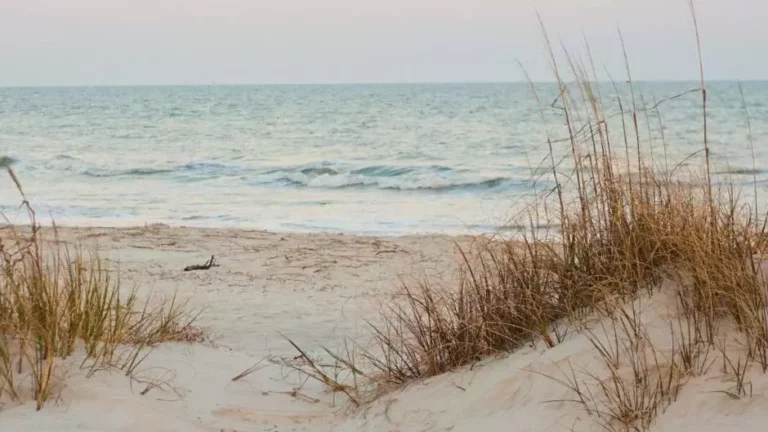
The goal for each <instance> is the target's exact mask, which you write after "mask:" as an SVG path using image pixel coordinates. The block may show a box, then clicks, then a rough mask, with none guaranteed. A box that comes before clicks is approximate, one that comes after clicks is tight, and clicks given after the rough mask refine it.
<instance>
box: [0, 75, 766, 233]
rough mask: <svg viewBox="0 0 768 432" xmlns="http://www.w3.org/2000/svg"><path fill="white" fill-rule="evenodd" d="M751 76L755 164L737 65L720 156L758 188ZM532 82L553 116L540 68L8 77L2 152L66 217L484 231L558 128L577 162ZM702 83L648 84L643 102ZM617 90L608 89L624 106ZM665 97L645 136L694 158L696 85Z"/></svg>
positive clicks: (760, 162)
mask: <svg viewBox="0 0 768 432" xmlns="http://www.w3.org/2000/svg"><path fill="white" fill-rule="evenodd" d="M743 85H744V93H745V99H746V105H747V108H748V109H747V111H748V113H749V118H750V120H751V123H752V137H751V138H752V142H753V143H754V150H755V160H754V165H755V166H756V168H757V169H754V168H753V159H752V152H751V148H750V139H749V136H748V133H747V127H746V116H745V114H744V109H743V106H742V101H741V98H740V96H739V92H738V87H737V84H736V83H733V82H717V83H711V84H709V85H708V90H709V91H708V96H709V100H708V104H709V105H708V110H709V114H708V132H709V139H710V143H711V148H712V155H713V161H714V163H715V166H716V169H715V171H716V173H719V174H720V175H729V176H732V177H733V178H736V179H737V180H739V181H741V182H743V183H744V184H750V185H751V182H752V181H754V177H755V176H756V177H757V181H758V189H759V191H760V192H759V193H763V192H765V191H766V190H767V189H768V83H767V82H748V83H744V84H743ZM536 87H537V92H538V93H539V96H540V99H541V100H542V101H544V105H545V117H546V124H547V128H545V127H544V122H543V121H542V118H541V114H540V112H539V108H538V105H537V103H536V99H535V98H534V97H533V93H532V90H531V88H530V86H528V85H527V84H411V85H400V84H397V85H396V84H392V85H327V86H321V85H317V86H199V87H89V88H85V87H83V88H78V87H71V88H4V89H3V88H0V157H3V156H4V157H7V158H9V159H6V163H10V164H11V165H12V166H13V168H14V170H15V171H16V172H17V174H18V176H19V178H20V180H21V181H22V183H23V186H24V189H25V192H26V193H27V195H28V197H29V198H30V199H31V200H32V203H33V205H34V206H35V207H36V209H37V210H38V213H39V214H40V215H45V218H47V219H50V215H52V216H53V217H54V218H55V219H56V222H57V223H59V224H62V225H99V226H133V225H144V224H146V223H156V222H162V223H168V224H172V225H189V226H216V227H224V226H225V227H241V228H255V229H269V230H276V231H336V232H347V233H356V234H379V235H402V234H415V233H451V234H456V233H469V232H478V231H485V232H487V231H493V230H495V229H497V228H498V227H500V226H507V225H509V224H510V217H511V216H512V215H514V214H515V211H516V210H518V209H520V208H521V207H522V206H523V205H524V204H525V203H527V202H530V199H531V197H532V196H533V195H534V194H536V193H543V192H546V191H547V190H549V189H551V188H552V186H553V183H552V178H551V176H550V170H551V168H549V166H548V165H547V164H548V163H549V160H548V158H547V155H548V153H547V137H546V131H547V130H549V132H550V133H551V134H552V138H553V139H554V140H555V147H556V153H557V155H556V156H557V159H558V169H559V170H561V171H562V172H563V173H564V175H567V173H568V172H569V170H570V169H571V167H568V166H565V162H562V163H561V162H559V159H560V157H562V156H565V155H567V152H569V151H570V148H569V147H568V143H567V142H566V141H562V140H560V139H561V138H563V137H564V136H565V135H564V133H565V131H564V129H565V128H564V119H563V117H562V111H561V110H559V109H557V108H556V107H555V108H553V107H550V106H549V104H550V103H551V102H552V101H555V100H556V99H557V95H558V89H557V88H556V86H554V85H551V84H537V85H536ZM692 87H695V84H691V83H639V84H636V90H637V92H638V94H640V93H642V95H643V99H642V100H643V101H645V102H646V105H652V104H651V103H650V101H652V100H654V98H655V100H662V99H664V98H665V97H668V96H671V95H675V94H677V93H680V92H683V91H685V90H688V89H690V88H692ZM621 91H622V92H624V93H623V94H622V96H624V97H626V98H627V99H626V100H627V101H629V98H630V95H629V93H628V88H626V85H625V88H623V89H622V90H621ZM612 92H613V89H612V88H611V89H610V92H609V91H608V87H606V92H604V94H603V102H604V103H605V104H606V110H607V111H608V113H609V114H610V113H615V114H616V115H614V116H613V117H612V120H611V121H612V122H616V121H618V122H620V116H619V115H618V113H619V110H618V105H617V104H616V95H615V93H612ZM572 97H575V95H572ZM639 103H640V102H639V101H638V104H639ZM625 105H626V104H625ZM555 106H556V104H555ZM624 108H625V109H626V108H627V106H625V107H624ZM660 113H661V117H662V124H663V126H664V135H663V136H664V140H663V141H662V139H661V137H662V135H661V130H660V128H659V122H658V119H657V118H656V117H655V116H656V114H655V112H654V113H653V114H652V115H650V116H649V118H648V119H647V120H646V119H645V117H643V119H642V125H641V127H640V133H641V135H642V137H641V138H642V140H643V146H646V147H647V148H648V151H649V152H654V154H655V155H656V156H659V155H661V154H662V153H663V152H666V154H667V157H668V161H671V162H670V163H674V164H677V163H679V162H681V161H684V164H690V163H692V161H694V160H695V157H690V156H691V155H694V154H695V153H696V152H697V151H699V150H700V149H701V144H702V131H701V124H702V122H701V115H702V111H701V100H700V96H699V95H697V94H689V95H686V96H684V97H680V98H677V99H674V100H671V101H669V102H666V103H664V104H663V105H662V106H661V110H660ZM619 124H620V123H619ZM612 133H613V134H615V135H616V136H615V138H617V139H618V138H621V139H622V141H620V144H621V145H622V146H623V136H622V135H621V134H620V129H619V128H615V127H613V126H612ZM632 134H633V136H634V131H633V132H632ZM649 137H650V139H649ZM632 143H634V140H633V141H632ZM617 145H618V143H617ZM622 148H623V147H622ZM744 189H745V193H747V192H750V191H751V190H752V189H753V188H752V187H751V186H750V187H745V188H744ZM19 202H20V201H19V196H18V194H17V192H16V191H15V190H14V188H13V187H12V184H11V183H10V181H9V180H6V179H4V180H2V183H0V209H1V210H2V211H3V212H4V213H5V214H6V216H8V217H9V218H11V219H12V220H15V221H19V222H21V221H23V220H25V219H24V216H23V214H22V213H20V212H19V211H18V208H19Z"/></svg>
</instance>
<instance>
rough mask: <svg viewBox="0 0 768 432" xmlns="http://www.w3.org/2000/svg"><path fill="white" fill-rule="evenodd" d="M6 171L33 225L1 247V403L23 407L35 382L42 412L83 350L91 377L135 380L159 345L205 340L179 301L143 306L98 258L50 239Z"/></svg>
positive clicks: (11, 233) (13, 232)
mask: <svg viewBox="0 0 768 432" xmlns="http://www.w3.org/2000/svg"><path fill="white" fill-rule="evenodd" d="M5 169H6V170H7V173H8V175H9V176H10V177H11V179H12V181H13V183H14V184H15V185H16V187H17V189H18V191H19V193H20V195H21V201H22V204H21V206H22V208H24V209H25V210H26V212H27V213H28V215H29V219H30V221H31V223H30V225H29V226H28V227H27V226H25V227H19V226H14V225H12V224H10V223H8V224H7V225H6V226H5V227H3V236H2V240H1V241H0V398H2V399H10V400H11V401H15V402H20V401H22V397H23V396H22V395H24V394H25V393H26V390H27V389H26V388H25V387H24V386H26V385H27V384H28V383H29V382H31V390H32V391H31V393H32V395H33V397H34V399H35V402H36V406H37V409H38V410H39V409H41V408H42V407H43V406H44V405H45V403H46V401H48V400H49V399H50V398H51V397H52V396H55V392H56V390H57V388H58V382H57V380H58V379H59V378H60V377H59V376H58V375H57V372H58V371H57V364H58V363H59V361H60V360H61V359H65V358H68V357H71V356H73V355H75V354H76V353H77V352H78V349H80V350H81V353H80V358H82V361H81V364H80V367H81V368H82V369H83V370H85V371H87V375H88V376H91V375H93V374H94V373H96V372H97V371H100V370H104V369H113V370H114V369H116V370H121V371H123V372H124V373H125V374H126V375H127V376H132V375H133V374H134V373H135V372H136V370H137V368H138V367H139V366H140V365H141V363H142V362H143V361H144V360H145V359H146V357H147V355H148V354H149V352H150V351H151V349H152V348H153V347H154V346H155V345H157V344H158V343H160V342H164V341H184V340H193V341H194V340H197V339H199V337H200V332H199V330H197V329H195V328H194V327H193V326H192V324H193V322H194V319H195V318H196V316H195V315H194V314H191V313H190V311H189V310H188V308H187V306H186V304H185V303H184V302H182V301H180V300H179V299H177V297H176V296H175V295H174V296H172V297H171V298H169V299H165V300H164V301H160V302H156V303H152V304H150V302H149V300H147V301H144V302H141V301H140V300H139V298H138V296H137V293H136V291H135V290H128V291H126V290H123V289H122V287H121V283H120V280H119V278H115V277H114V276H113V275H112V271H111V269H110V267H109V264H108V261H107V260H104V259H101V258H100V257H99V256H98V254H96V253H95V252H92V253H86V252H84V251H83V248H82V247H79V246H75V247H70V246H67V245H66V244H64V243H63V242H59V241H58V239H57V238H56V236H54V238H53V239H48V240H46V239H44V238H43V235H42V232H41V230H40V227H39V225H38V224H37V221H36V215H35V212H34V209H33V208H32V206H31V205H30V203H29V201H28V200H27V198H26V196H25V194H24V191H23V189H22V186H21V182H20V181H19V179H18V178H17V176H16V175H15V173H14V172H13V170H12V169H11V168H10V167H6V168H5ZM54 231H55V227H54Z"/></svg>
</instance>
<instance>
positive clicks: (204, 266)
mask: <svg viewBox="0 0 768 432" xmlns="http://www.w3.org/2000/svg"><path fill="white" fill-rule="evenodd" d="M218 266H219V265H218V264H216V260H215V258H214V257H213V255H211V259H210V260H208V261H206V262H205V264H202V265H200V264H196V265H191V266H187V267H184V271H192V270H208V269H210V268H211V267H218Z"/></svg>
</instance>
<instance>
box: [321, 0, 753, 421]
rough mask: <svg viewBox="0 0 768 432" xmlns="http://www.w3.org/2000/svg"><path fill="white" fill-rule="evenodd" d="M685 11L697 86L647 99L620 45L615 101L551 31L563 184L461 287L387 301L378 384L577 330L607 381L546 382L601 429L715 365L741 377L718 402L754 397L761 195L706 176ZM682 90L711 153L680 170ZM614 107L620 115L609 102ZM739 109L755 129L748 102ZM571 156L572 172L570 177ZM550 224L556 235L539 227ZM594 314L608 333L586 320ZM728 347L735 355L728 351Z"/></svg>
mask: <svg viewBox="0 0 768 432" xmlns="http://www.w3.org/2000/svg"><path fill="white" fill-rule="evenodd" d="M691 14H692V17H693V22H694V28H695V33H696V41H697V45H696V47H697V49H698V51H699V59H700V62H699V70H700V74H701V79H700V84H699V86H698V87H696V88H692V89H691V90H689V91H688V92H685V93H684V94H680V95H671V96H669V97H668V98H665V99H664V100H662V101H661V102H657V101H654V104H653V105H646V103H645V97H644V96H643V95H642V94H641V93H639V92H638V91H637V90H636V88H635V84H634V83H633V82H632V78H631V72H630V67H629V61H628V59H627V53H626V51H625V52H624V58H625V60H626V63H627V71H626V82H625V83H622V84H618V83H616V82H615V81H613V80H611V82H610V88H611V89H612V91H610V92H606V90H605V88H604V86H603V85H601V84H599V83H598V73H597V72H596V69H595V66H594V61H593V59H592V57H591V53H590V51H589V46H588V44H586V43H585V50H586V53H587V55H586V56H584V57H576V56H574V55H572V54H571V53H570V51H568V50H566V49H563V52H562V56H558V55H556V50H555V48H554V47H553V44H552V43H551V41H550V39H549V37H548V35H547V33H546V31H545V30H544V31H543V34H544V38H545V41H546V44H547V47H548V49H549V59H550V63H551V66H552V69H553V71H554V77H555V80H556V83H557V87H558V89H559V96H558V98H557V100H555V101H554V103H552V105H551V106H549V107H547V106H545V105H544V104H543V103H542V102H541V100H540V98H539V96H538V95H537V94H536V86H535V85H534V84H533V83H531V88H532V90H533V93H534V97H535V98H536V99H537V100H538V101H539V106H540V109H541V113H542V121H544V122H546V121H545V117H546V116H545V115H544V112H545V110H547V109H555V110H558V111H559V112H560V114H561V119H562V124H560V125H555V126H552V125H546V124H545V128H546V130H547V132H548V139H547V141H548V142H547V145H548V151H549V165H550V166H549V172H550V174H551V177H552V180H553V182H554V187H553V188H551V189H549V190H546V191H541V192H540V193H539V194H538V196H537V199H536V201H535V203H534V204H533V205H532V206H530V207H528V208H527V209H526V211H524V212H523V213H521V214H520V215H518V219H520V220H522V221H523V222H524V226H525V228H523V229H521V230H520V232H518V233H516V234H517V235H516V236H514V238H508V237H501V236H486V237H481V238H478V240H477V241H476V242H475V243H474V244H473V246H472V247H471V248H468V249H462V250H460V253H461V256H462V261H463V265H462V271H461V275H460V277H459V280H458V283H457V284H456V285H453V286H444V285H438V284H435V283H434V282H432V281H428V280H424V281H423V282H421V283H416V284H405V285H404V286H403V288H402V290H401V293H400V294H399V295H397V296H395V297H394V298H393V299H392V300H391V301H389V302H388V303H386V304H384V305H382V308H381V313H380V317H379V319H378V320H372V321H371V323H370V330H371V339H372V340H373V347H371V346H370V345H366V346H365V347H360V349H359V352H360V355H359V356H358V359H357V361H358V362H359V364H360V365H362V364H365V365H366V367H367V368H368V369H370V372H366V374H367V375H366V376H371V377H374V378H373V379H374V381H376V383H377V384H376V385H377V386H379V388H389V387H390V386H392V385H403V384H407V383H410V382H412V381H414V380H418V379H423V378H427V377H432V376H435V375H439V374H442V373H445V372H449V371H454V370H456V369H458V368H461V367H464V366H467V365H470V364H472V363H474V362H476V361H478V360H482V359H484V358H487V357H489V356H495V355H499V354H505V353H509V352H512V351H514V350H516V349H518V348H520V347H523V346H524V345H526V344H532V345H534V346H541V345H542V344H543V346H545V347H550V348H551V347H554V346H556V345H558V344H559V343H561V342H563V341H564V340H566V339H567V338H568V335H569V333H570V332H582V333H584V334H587V337H588V338H589V340H590V343H591V344H592V346H593V347H594V349H595V352H596V353H597V354H598V356H599V358H601V359H602V361H603V363H604V366H605V370H606V371H607V374H599V373H597V372H593V371H582V370H576V369H573V368H572V369H571V370H570V371H564V374H563V376H561V377H555V376H552V377H551V378H552V379H554V380H556V381H558V382H560V383H561V384H563V385H564V386H566V387H567V388H569V389H570V390H572V392H573V394H574V398H573V400H572V402H575V403H577V404H580V405H581V406H582V407H583V408H584V409H585V411H586V412H587V413H588V414H589V415H590V416H592V417H594V418H596V419H597V421H598V423H599V424H600V425H601V426H602V427H603V428H604V429H606V430H611V431H613V430H616V431H619V430H624V431H626V430H647V429H648V428H649V427H650V425H651V424H652V423H653V420H654V419H655V417H656V416H657V415H658V413H659V412H662V411H663V410H664V409H665V408H666V407H667V406H669V404H671V403H673V402H674V400H675V399H676V397H677V394H678V392H679V390H680V388H682V387H683V386H684V384H685V383H686V382H687V380H688V379H689V378H690V377H694V376H700V375H703V374H706V373H707V372H708V371H709V370H710V368H711V367H712V365H713V363H714V362H715V361H716V360H715V359H717V361H718V362H720V363H722V365H723V367H722V369H723V371H725V372H726V373H727V374H728V375H729V376H732V377H733V379H734V383H735V385H734V386H733V388H730V389H728V390H724V391H723V392H724V393H726V394H728V395H729V396H730V397H732V398H741V397H744V396H747V395H748V394H749V385H748V378H747V376H748V371H749V370H750V369H751V367H752V366H754V365H757V366H759V368H760V369H761V370H762V371H763V372H765V371H766V369H767V368H768V315H767V314H766V307H768V299H767V298H766V284H765V280H764V275H763V272H762V270H761V263H762V260H763V258H762V257H763V255H764V253H765V251H766V247H768V243H767V242H766V241H767V240H768V237H767V236H766V234H767V233H766V218H765V217H764V215H762V214H761V213H760V210H759V206H760V205H761V202H760V199H759V198H758V195H757V188H756V186H755V197H754V200H753V201H752V200H747V199H744V198H742V196H741V189H740V186H738V185H737V184H736V183H734V182H732V181H731V179H730V178H725V179H721V180H718V181H715V180H714V179H713V177H712V173H713V172H714V169H713V167H712V160H711V157H710V143H709V138H708V135H707V93H706V85H705V81H704V71H703V67H702V66H701V51H700V47H699V45H698V39H699V37H698V36H699V35H698V27H697V25H696V18H695V12H694V10H693V5H692V4H691ZM542 29H544V26H543V24H542ZM619 37H620V38H621V34H620V33H619ZM622 45H623V40H622ZM620 88H622V89H623V90H625V91H620ZM626 90H628V92H627V91H626ZM627 94H629V99H628V100H627V99H625V97H626V95H627ZM685 94H698V95H700V98H701V99H700V100H701V110H702V111H701V115H702V117H701V118H702V124H701V140H702V141H701V142H702V145H701V150H700V151H699V152H697V153H698V154H694V155H691V156H689V158H686V162H690V160H695V157H696V156H703V157H700V158H699V159H698V160H700V162H699V163H698V165H696V164H688V166H687V167H686V168H683V165H682V164H681V163H680V162H681V161H671V160H668V159H667V151H666V146H667V143H666V142H664V136H663V127H662V126H661V125H662V124H661V121H662V119H661V114H660V110H659V108H660V106H662V105H663V104H664V103H665V102H666V101H668V100H673V99H676V98H678V97H681V96H684V95H685ZM608 99H610V100H612V102H615V103H613V104H612V106H613V105H618V108H619V112H618V113H613V112H609V110H608V108H606V106H607V104H605V103H604V101H605V100H608ZM744 111H745V119H746V122H747V123H746V124H747V126H749V114H748V110H747V107H746V105H745V106H744ZM617 117H619V118H620V120H621V121H620V123H619V127H618V128H617V129H616V128H614V126H615V125H616V121H615V119H616V118H617ZM652 123H653V124H658V125H659V132H660V134H661V142H662V146H663V151H662V152H659V151H658V150H657V151H656V152H655V153H654V147H653V143H652V142H648V140H649V139H650V136H649V135H650V130H651V124H652ZM646 128H647V130H648V131H649V134H648V135H646V134H645V133H644V130H645V129H646ZM558 132H562V133H564V138H563V136H560V135H557V133H558ZM657 141H658V139H657ZM562 144H565V147H558V146H560V145H562ZM563 153H565V154H567V155H568V158H569V159H570V160H569V162H570V164H569V166H572V167H573V169H572V171H568V172H563V171H562V168H561V165H562V163H561V162H560V160H561V158H560V155H561V154H563ZM753 154H754V153H753ZM670 167H671V169H670ZM755 185H756V179H755ZM542 225H551V226H556V227H557V229H556V230H549V231H542V230H541V229H540V228H539V227H540V226H542ZM660 293H662V294H670V293H671V294H672V295H671V297H672V298H673V299H674V301H673V303H674V309H675V311H676V312H677V313H676V314H674V318H671V319H669V322H668V327H669V331H668V332H667V334H666V339H667V341H668V342H669V343H667V344H666V346H665V348H661V347H660V346H659V344H658V343H657V342H654V341H655V340H657V339H658V337H655V336H654V337H652V336H650V335H649V330H648V323H647V322H646V321H645V319H644V316H643V314H644V312H643V309H642V308H640V307H638V306H637V304H638V302H641V301H642V299H647V298H651V297H654V296H655V295H657V294H660ZM595 317H597V318H598V319H599V320H600V322H601V323H602V324H601V325H602V329H603V334H602V335H601V336H598V333H599V332H596V331H595V330H594V329H593V327H591V326H590V325H589V324H588V322H590V321H589V320H590V319H594V318H595ZM734 338H736V339H738V340H739V344H738V347H737V348H733V347H732V346H730V345H729V344H727V343H724V342H723V341H724V340H725V339H734ZM670 344H671V346H670ZM731 345H732V344H731ZM360 367H361V366H359V365H358V366H355V368H356V369H357V368H360ZM314 372H315V374H317V371H314ZM360 374H361V373H358V374H356V375H360ZM327 379H328V377H323V378H322V379H321V381H327ZM360 399H361V397H360V396H356V401H357V400H360ZM356 403H357V402H356Z"/></svg>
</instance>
